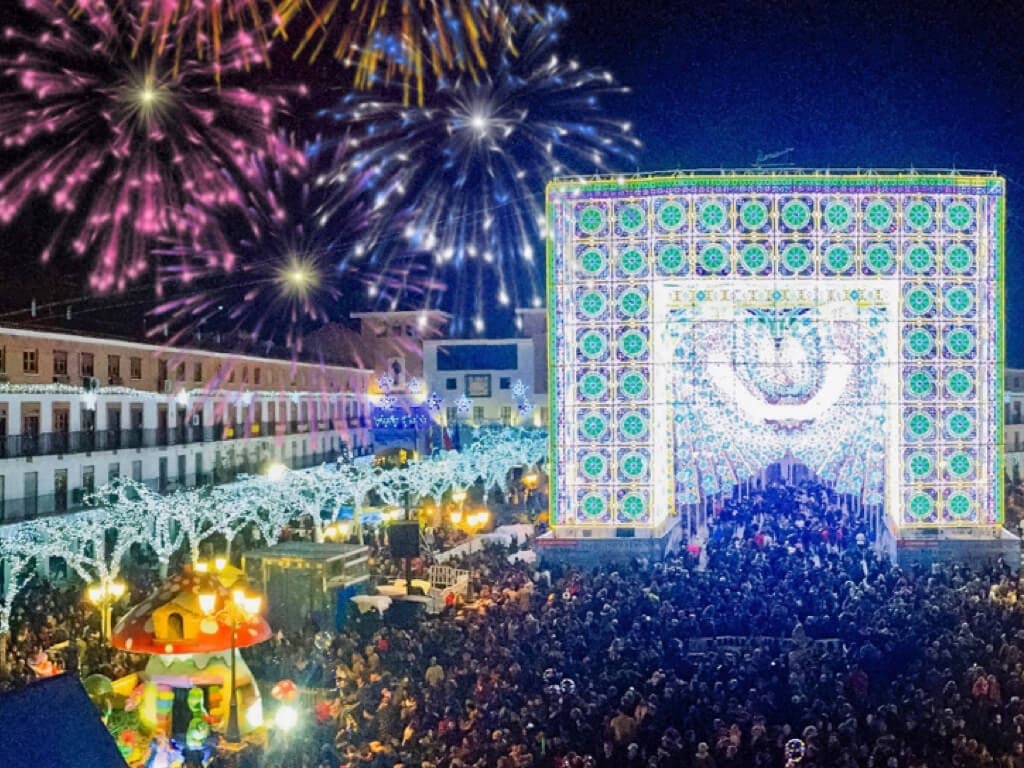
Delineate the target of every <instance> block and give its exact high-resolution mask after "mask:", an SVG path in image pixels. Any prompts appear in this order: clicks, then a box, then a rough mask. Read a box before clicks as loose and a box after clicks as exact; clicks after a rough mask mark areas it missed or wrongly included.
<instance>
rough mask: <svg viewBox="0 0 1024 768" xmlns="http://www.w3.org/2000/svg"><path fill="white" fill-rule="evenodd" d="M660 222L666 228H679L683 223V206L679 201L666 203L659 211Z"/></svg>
mask: <svg viewBox="0 0 1024 768" xmlns="http://www.w3.org/2000/svg"><path fill="white" fill-rule="evenodd" d="M658 223H659V224H661V226H662V227H664V228H665V229H679V227H681V226H682V224H683V208H682V206H681V205H679V203H666V204H665V205H663V206H661V209H660V210H659V211H658Z"/></svg>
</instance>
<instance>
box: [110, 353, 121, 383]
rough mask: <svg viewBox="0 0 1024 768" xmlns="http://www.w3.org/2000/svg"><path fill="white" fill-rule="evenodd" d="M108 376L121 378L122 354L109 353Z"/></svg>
mask: <svg viewBox="0 0 1024 768" xmlns="http://www.w3.org/2000/svg"><path fill="white" fill-rule="evenodd" d="M107 376H109V377H110V378H111V379H120V378H121V356H120V355H107Z"/></svg>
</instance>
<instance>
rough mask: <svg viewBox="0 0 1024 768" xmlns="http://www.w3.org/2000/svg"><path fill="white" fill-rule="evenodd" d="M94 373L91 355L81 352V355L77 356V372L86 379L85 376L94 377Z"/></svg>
mask: <svg viewBox="0 0 1024 768" xmlns="http://www.w3.org/2000/svg"><path fill="white" fill-rule="evenodd" d="M95 371H96V369H95V366H94V365H93V359H92V353H91V352H83V353H82V354H81V355H79V357H78V372H79V373H80V374H82V376H83V377H86V376H95V375H96V373H95Z"/></svg>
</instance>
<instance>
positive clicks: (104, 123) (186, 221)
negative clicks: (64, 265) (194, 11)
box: [0, 0, 287, 292]
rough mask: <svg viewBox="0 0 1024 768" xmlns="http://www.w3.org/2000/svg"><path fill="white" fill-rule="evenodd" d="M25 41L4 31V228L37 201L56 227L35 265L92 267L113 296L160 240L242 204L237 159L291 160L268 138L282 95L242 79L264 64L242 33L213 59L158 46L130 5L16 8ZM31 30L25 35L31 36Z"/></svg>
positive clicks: (178, 46) (27, 3)
mask: <svg viewBox="0 0 1024 768" xmlns="http://www.w3.org/2000/svg"><path fill="white" fill-rule="evenodd" d="M23 6H24V8H25V9H26V10H28V11H29V12H30V15H29V18H28V19H27V25H26V27H25V28H8V29H6V30H5V31H4V48H5V49H6V50H7V51H10V53H6V54H4V55H3V56H2V57H0V66H2V68H3V71H4V74H5V75H6V76H7V77H8V78H9V80H10V81H11V87H8V88H6V89H5V90H4V91H3V93H2V94H0V141H2V145H3V148H4V150H5V152H6V153H7V154H8V156H9V157H10V158H12V159H13V160H12V161H10V162H7V163H6V164H5V167H6V169H7V170H6V172H5V173H4V174H3V175H2V176H0V224H7V223H10V222H11V221H12V220H13V219H15V218H16V217H17V216H18V215H19V214H20V213H21V212H22V211H24V210H25V209H26V208H27V207H28V206H29V205H30V204H32V203H33V202H34V201H36V200H39V199H42V200H45V201H47V202H48V203H49V205H50V206H51V207H52V209H53V211H54V212H55V214H56V216H57V220H58V225H57V227H56V230H55V232H54V234H53V237H52V239H51V240H50V243H49V245H48V246H47V248H46V249H45V251H44V252H43V254H42V257H43V259H44V260H48V259H50V258H51V257H52V256H54V255H63V254H72V255H76V256H80V257H87V258H90V259H92V260H93V269H92V275H91V280H90V282H91V285H92V288H93V289H94V290H95V291H97V292H108V291H113V290H118V291H120V290H123V289H124V288H125V287H126V286H127V285H128V284H129V283H130V282H132V281H134V280H136V279H138V278H139V277H140V276H141V275H143V274H144V273H145V272H146V271H147V270H148V269H149V253H150V248H151V247H152V244H153V242H154V241H155V239H156V238H158V237H166V236H172V237H175V238H177V239H179V240H181V241H188V240H189V239H190V238H191V237H192V236H193V233H194V232H196V231H198V230H199V229H201V228H202V227H204V226H205V225H206V221H205V216H206V214H204V211H208V210H210V209H211V208H214V207H217V206H221V205H224V204H231V203H239V202H241V200H242V198H243V195H244V187H245V185H246V183H247V179H246V174H247V171H246V168H248V167H249V166H248V163H244V162H242V158H247V157H251V156H253V155H256V156H267V155H270V156H275V157H276V156H278V155H279V154H281V153H284V152H287V148H286V147H282V146H281V144H280V141H279V139H278V138H277V136H276V133H275V123H276V120H275V118H276V115H277V113H278V112H279V111H280V110H281V109H283V108H286V107H287V99H286V94H285V92H283V91H276V92H273V93H270V92H267V91H265V90H263V91H261V92H259V93H257V92H256V91H255V90H254V89H253V88H251V87H247V86H246V85H245V80H244V79H243V77H242V76H243V75H244V74H245V73H246V71H247V70H248V68H249V67H250V65H251V64H252V63H254V62H259V61H261V58H260V57H261V54H260V53H259V52H258V48H255V49H254V46H253V45H252V40H251V38H250V36H249V35H247V34H246V33H241V32H240V33H238V34H236V35H234V36H233V37H232V38H231V39H229V40H225V41H224V43H223V47H222V50H221V58H220V60H219V61H217V62H212V61H210V60H208V59H207V58H204V57H202V56H201V55H199V51H197V50H196V48H195V41H194V40H191V41H190V39H189V38H187V37H184V38H180V37H177V38H168V37H167V36H166V35H161V34H159V31H158V30H157V29H156V27H155V26H154V24H155V22H153V21H152V20H150V21H147V20H146V18H147V17H146V16H145V15H144V13H145V12H144V11H143V12H141V13H140V12H139V11H136V10H132V9H133V8H134V7H135V6H134V4H129V3H118V2H114V1H113V0H112V1H111V4H109V5H108V4H107V3H104V2H98V1H97V0H91V1H90V2H87V3H83V4H80V5H77V6H75V12H74V13H73V14H71V15H69V14H68V13H67V4H65V3H61V2H56V1H55V0H23ZM27 30H33V31H32V32H29V31H27Z"/></svg>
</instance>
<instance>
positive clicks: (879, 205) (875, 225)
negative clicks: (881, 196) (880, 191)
mask: <svg viewBox="0 0 1024 768" xmlns="http://www.w3.org/2000/svg"><path fill="white" fill-rule="evenodd" d="M864 213H865V217H866V219H867V224H868V226H869V227H871V229H885V228H886V227H888V226H889V224H891V223H892V207H891V206H890V205H889V204H888V203H886V202H884V201H883V200H876V201H875V202H873V203H871V204H870V205H869V206H868V207H867V210H866V211H865V212H864Z"/></svg>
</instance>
